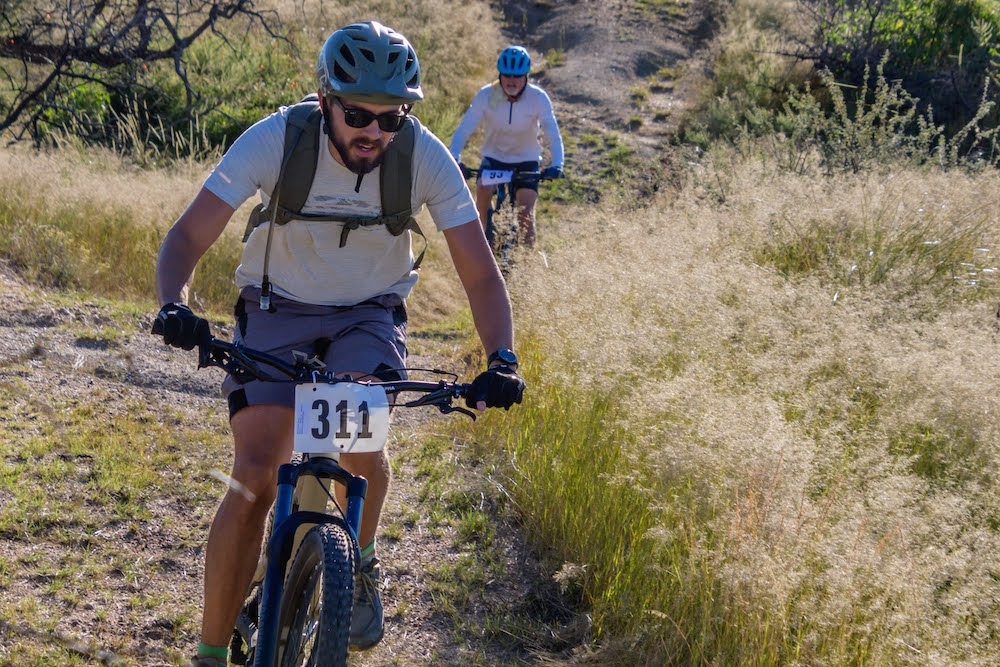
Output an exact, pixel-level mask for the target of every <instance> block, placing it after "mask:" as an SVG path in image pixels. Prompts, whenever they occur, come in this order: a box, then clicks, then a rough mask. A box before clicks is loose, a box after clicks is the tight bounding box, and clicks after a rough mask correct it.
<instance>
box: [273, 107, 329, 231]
mask: <svg viewBox="0 0 1000 667" xmlns="http://www.w3.org/2000/svg"><path fill="white" fill-rule="evenodd" d="M322 116H323V112H322V110H321V109H320V106H319V100H318V99H317V97H316V95H315V94H313V95H310V96H308V97H306V98H305V99H304V100H302V101H301V102H299V103H298V104H296V105H295V106H293V107H292V108H291V109H290V110H289V112H288V119H287V121H286V124H285V156H289V153H290V154H291V155H290V157H289V159H288V160H287V164H286V166H285V173H284V174H282V175H281V177H280V178H279V179H278V183H277V185H276V186H275V188H274V190H275V192H273V193H272V197H274V196H278V197H280V199H279V201H278V203H279V204H280V205H281V206H282V207H283V208H286V209H288V210H289V211H295V212H298V211H301V210H302V207H303V206H305V203H306V199H307V198H308V197H309V189H310V188H311V187H312V183H313V178H314V177H315V176H316V164H317V162H318V160H319V139H320V135H321V134H322V130H321V129H320V128H321V126H322Z"/></svg>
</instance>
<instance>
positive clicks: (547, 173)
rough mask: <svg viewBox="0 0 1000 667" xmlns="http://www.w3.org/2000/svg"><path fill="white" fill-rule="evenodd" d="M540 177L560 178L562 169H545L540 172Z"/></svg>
mask: <svg viewBox="0 0 1000 667" xmlns="http://www.w3.org/2000/svg"><path fill="white" fill-rule="evenodd" d="M542 176H543V177H545V178H562V177H563V168H562V167H546V168H545V169H544V170H542Z"/></svg>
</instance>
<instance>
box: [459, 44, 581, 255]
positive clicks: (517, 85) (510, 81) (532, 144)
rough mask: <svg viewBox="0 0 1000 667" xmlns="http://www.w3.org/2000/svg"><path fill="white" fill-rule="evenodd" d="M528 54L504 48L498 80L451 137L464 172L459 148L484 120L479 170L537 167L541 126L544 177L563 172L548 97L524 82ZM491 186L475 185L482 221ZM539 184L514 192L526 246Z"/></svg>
mask: <svg viewBox="0 0 1000 667" xmlns="http://www.w3.org/2000/svg"><path fill="white" fill-rule="evenodd" d="M530 71H531V56H530V55H529V54H528V51H527V50H526V49H525V48H524V47H523V46H508V47H507V48H506V49H504V50H503V51H502V52H501V53H500V57H499V58H498V59H497V72H498V75H499V76H498V79H497V80H496V81H494V82H492V83H489V84H487V85H485V86H483V87H482V88H480V89H479V92H477V93H476V95H475V97H473V98H472V103H471V104H470V105H469V108H468V110H467V111H466V112H465V115H464V116H463V117H462V121H461V122H460V123H459V125H458V128H457V129H456V130H455V134H453V135H452V137H451V146H450V147H449V150H451V154H452V156H454V158H455V161H456V162H458V163H459V166H460V167H461V168H462V173H463V174H465V175H466V176H468V171H467V167H466V166H465V165H464V164H463V163H462V161H461V157H462V149H463V148H465V144H466V142H467V141H468V140H469V137H471V136H472V133H473V132H474V131H475V130H476V128H477V127H478V126H479V124H480V123H483V146H482V150H481V151H480V152H481V153H482V156H483V160H482V164H481V165H480V168H482V169H502V170H512V169H516V170H518V171H537V170H538V166H539V163H540V161H541V153H542V147H541V144H540V143H539V141H538V131H539V128H541V130H542V132H543V133H544V134H545V139H546V141H547V143H548V147H549V166H548V167H547V168H546V169H545V171H544V172H542V175H543V176H545V177H546V178H561V177H562V175H563V142H562V136H561V135H560V133H559V124H558V122H556V116H555V112H554V111H553V110H552V101H551V100H550V99H549V96H548V95H547V94H546V93H545V91H544V90H542V89H541V88H540V87H538V86H536V85H535V84H533V83H528V73H529V72H530ZM495 191H496V186H484V185H482V184H481V183H478V182H477V184H476V209H477V210H478V211H479V219H480V220H481V221H482V223H483V225H484V226H485V224H486V212H487V211H488V210H489V207H490V198H491V197H492V196H493V193H494V192H495ZM537 198H538V184H537V183H532V184H526V185H525V186H523V187H519V188H518V190H517V200H516V201H517V206H518V216H517V218H518V227H519V228H520V233H519V235H520V236H521V238H522V239H523V240H524V243H525V244H526V245H527V246H528V247H533V246H534V245H535V200H536V199H537Z"/></svg>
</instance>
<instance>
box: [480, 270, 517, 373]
mask: <svg viewBox="0 0 1000 667" xmlns="http://www.w3.org/2000/svg"><path fill="white" fill-rule="evenodd" d="M469 304H470V308H471V310H472V321H473V323H474V324H475V327H476V331H477V332H478V334H479V340H480V341H481V342H482V344H483V350H484V351H485V352H486V354H491V353H493V352H495V351H496V350H499V349H501V348H506V349H513V348H514V318H513V315H512V312H511V306H510V299H509V298H508V297H507V290H506V289H505V287H504V284H503V282H502V280H500V279H499V276H498V277H497V280H496V281H495V282H494V281H490V282H488V283H487V284H483V285H481V286H478V287H476V288H473V291H470V292H469Z"/></svg>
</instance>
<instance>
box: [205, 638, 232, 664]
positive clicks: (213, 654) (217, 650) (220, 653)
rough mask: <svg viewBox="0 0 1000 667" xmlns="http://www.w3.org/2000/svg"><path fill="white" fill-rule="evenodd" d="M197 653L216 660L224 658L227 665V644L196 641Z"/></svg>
mask: <svg viewBox="0 0 1000 667" xmlns="http://www.w3.org/2000/svg"><path fill="white" fill-rule="evenodd" d="M198 655H199V656H204V657H206V658H215V659H216V660H224V661H225V663H226V664H227V665H228V664H229V647H228V646H210V645H208V644H206V643H205V642H198Z"/></svg>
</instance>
